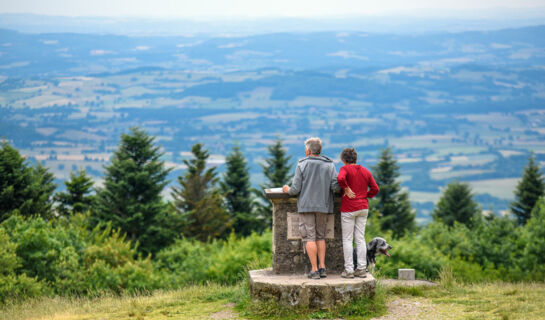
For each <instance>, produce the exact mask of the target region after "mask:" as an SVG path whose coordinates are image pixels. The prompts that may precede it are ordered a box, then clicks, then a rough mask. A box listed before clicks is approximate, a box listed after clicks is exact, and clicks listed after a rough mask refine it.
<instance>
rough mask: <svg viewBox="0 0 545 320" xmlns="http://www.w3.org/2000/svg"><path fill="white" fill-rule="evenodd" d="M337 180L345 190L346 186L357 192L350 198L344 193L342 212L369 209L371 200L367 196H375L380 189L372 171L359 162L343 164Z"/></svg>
mask: <svg viewBox="0 0 545 320" xmlns="http://www.w3.org/2000/svg"><path fill="white" fill-rule="evenodd" d="M337 182H338V183H339V186H340V187H341V188H342V189H343V190H344V188H346V187H350V189H352V191H354V193H355V194H356V197H355V198H354V199H350V198H348V197H347V196H345V195H344V194H343V197H342V199H341V212H353V211H359V210H363V209H369V201H368V200H367V198H373V197H374V196H376V195H377V193H378V190H379V189H378V186H377V183H376V182H375V179H373V176H372V175H371V172H369V170H367V169H365V168H364V167H362V166H360V165H359V164H349V165H345V166H343V167H342V168H341V170H340V171H339V175H338V176H337Z"/></svg>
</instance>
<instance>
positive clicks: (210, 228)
mask: <svg viewBox="0 0 545 320" xmlns="http://www.w3.org/2000/svg"><path fill="white" fill-rule="evenodd" d="M191 152H192V153H193V159H191V160H183V162H184V164H185V165H186V166H187V171H186V173H185V174H184V175H183V176H179V177H178V183H179V184H180V187H173V188H172V193H171V194H172V197H173V199H174V201H173V202H172V204H171V208H172V210H173V211H174V212H175V213H176V214H178V215H179V216H180V217H182V225H183V230H182V233H183V235H184V236H185V237H188V238H195V239H198V240H200V241H208V240H212V239H216V238H221V237H225V236H226V235H227V234H228V232H229V230H230V228H231V224H232V222H231V220H230V218H229V214H228V213H227V211H226V210H225V208H224V205H223V197H222V195H221V193H220V191H219V189H218V188H216V184H217V182H218V178H217V177H216V175H217V174H216V171H215V168H209V169H206V160H207V159H208V157H209V153H208V151H207V150H206V149H204V148H203V147H202V144H200V143H197V144H195V145H193V147H192V148H191Z"/></svg>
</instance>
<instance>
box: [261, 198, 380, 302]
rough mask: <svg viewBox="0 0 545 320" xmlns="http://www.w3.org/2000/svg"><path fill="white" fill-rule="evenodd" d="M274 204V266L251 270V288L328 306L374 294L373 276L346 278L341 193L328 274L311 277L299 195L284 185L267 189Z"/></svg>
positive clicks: (331, 221)
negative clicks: (290, 191) (305, 247)
mask: <svg viewBox="0 0 545 320" xmlns="http://www.w3.org/2000/svg"><path fill="white" fill-rule="evenodd" d="M265 194H266V195H267V198H268V199H270V200H271V201H272V204H273V267H272V269H263V270H252V271H250V290H251V293H252V295H253V296H254V298H257V299H264V300H269V299H274V300H276V301H277V302H279V303H281V304H284V305H291V306H296V305H298V306H306V307H313V308H314V307H320V308H327V307H331V306H334V305H335V304H337V303H339V302H348V301H350V300H351V299H354V298H356V297H358V296H361V295H370V296H372V295H374V293H375V288H376V282H375V279H374V278H373V276H371V275H370V274H368V276H367V278H355V279H344V278H341V276H340V273H341V272H342V271H343V270H344V257H343V251H342V232H341V219H340V212H339V210H340V205H341V201H340V196H338V197H336V199H335V209H334V213H333V214H330V215H329V216H328V227H327V231H326V246H327V252H326V261H325V264H326V267H327V270H328V277H327V278H323V279H320V280H313V279H308V278H307V276H306V274H307V273H308V272H310V270H311V267H310V262H309V261H308V256H307V255H306V253H305V252H304V251H303V243H302V241H301V237H300V235H299V215H298V213H297V198H296V197H294V196H290V195H288V194H285V193H284V192H282V189H281V188H273V189H265Z"/></svg>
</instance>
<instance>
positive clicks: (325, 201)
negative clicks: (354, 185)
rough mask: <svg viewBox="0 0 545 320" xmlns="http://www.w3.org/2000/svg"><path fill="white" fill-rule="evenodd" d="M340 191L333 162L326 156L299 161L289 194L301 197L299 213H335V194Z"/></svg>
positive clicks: (309, 157) (298, 207)
mask: <svg viewBox="0 0 545 320" xmlns="http://www.w3.org/2000/svg"><path fill="white" fill-rule="evenodd" d="M339 190H340V187H339V185H338V184H337V170H336V169H335V165H334V164H333V161H332V160H331V159H329V158H328V157H326V156H308V157H305V158H303V159H301V160H299V163H298V164H297V168H296V169H295V176H294V177H293V183H292V185H291V187H290V190H289V192H288V193H289V194H290V195H292V196H295V195H299V197H298V198H297V211H298V212H324V213H333V205H334V200H335V194H334V193H335V192H337V191H339Z"/></svg>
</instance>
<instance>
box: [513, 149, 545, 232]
mask: <svg viewBox="0 0 545 320" xmlns="http://www.w3.org/2000/svg"><path fill="white" fill-rule="evenodd" d="M544 195H545V183H544V181H543V175H542V173H541V170H540V169H539V165H538V164H537V163H536V160H535V156H534V153H533V152H532V153H531V154H530V157H529V158H528V163H527V164H526V166H525V167H524V172H523V174H522V180H520V182H519V183H518V185H517V189H516V190H515V201H513V202H512V203H511V211H512V212H513V214H514V215H515V216H516V218H517V221H518V223H519V224H521V225H523V224H525V223H526V221H528V219H530V214H531V213H532V209H533V208H534V206H535V204H536V202H537V200H538V199H539V198H540V197H542V196H544Z"/></svg>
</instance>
